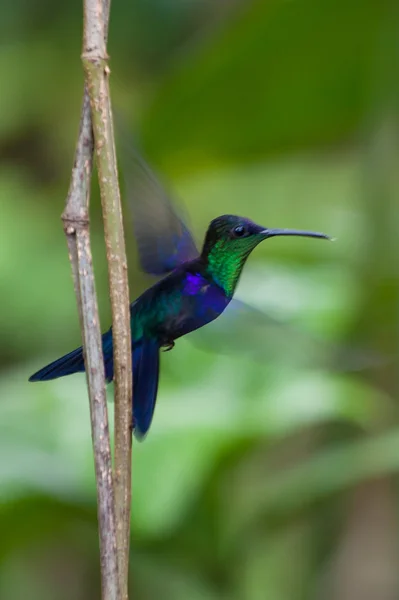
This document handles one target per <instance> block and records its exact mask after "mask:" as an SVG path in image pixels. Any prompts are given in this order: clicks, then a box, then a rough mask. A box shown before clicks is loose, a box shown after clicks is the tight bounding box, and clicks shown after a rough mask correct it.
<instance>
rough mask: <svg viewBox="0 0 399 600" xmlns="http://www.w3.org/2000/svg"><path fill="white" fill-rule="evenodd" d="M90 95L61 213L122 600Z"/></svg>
mask: <svg viewBox="0 0 399 600" xmlns="http://www.w3.org/2000/svg"><path fill="white" fill-rule="evenodd" d="M93 147H94V142H93V134H92V127H91V113H90V102H89V96H88V94H87V91H86V89H85V93H84V98H83V105H82V116H81V122H80V130H79V137H78V142H77V146H76V152H75V161H74V166H73V169H72V177H71V183H70V187H69V192H68V197H67V200H66V207H65V211H64V213H63V215H62V218H63V221H64V230H65V234H66V236H67V242H68V248H69V258H70V261H71V266H72V273H73V280H74V287H75V294H76V299H77V304H78V311H79V319H80V325H81V331H82V340H83V347H84V353H85V366H86V375H87V385H88V391H89V399H90V420H91V430H92V440H93V452H94V462H95V472H96V483H97V506H98V522H99V537H100V560H101V587H102V598H103V600H118V599H119V597H120V596H119V593H118V586H119V581H118V565H117V557H116V527H115V515H114V490H113V482H112V460H111V448H110V440H109V430H108V412H107V402H106V392H105V377H104V362H103V353H102V341H101V329H100V321H99V315H98V304H97V295H96V290H95V283H94V273H93V265H92V255H91V248H90V232H89V197H90V181H91V173H92V162H93V160H92V159H93Z"/></svg>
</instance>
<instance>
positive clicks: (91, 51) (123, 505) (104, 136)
mask: <svg viewBox="0 0 399 600" xmlns="http://www.w3.org/2000/svg"><path fill="white" fill-rule="evenodd" d="M102 11H103V7H102V3H101V1H100V0H84V16H85V28H84V39H83V55H82V61H83V66H84V70H85V75H86V85H87V90H88V93H89V98H90V106H91V115H92V124H93V132H94V140H95V157H96V164H97V170H98V177H99V184H100V194H101V204H102V212H103V219H104V233H105V243H106V251H107V260H108V276H109V288H110V298H111V309H112V337H113V348H114V382H115V471H114V475H115V477H114V490H115V518H116V536H117V552H118V569H119V582H120V589H121V597H122V598H123V599H124V600H126V599H127V597H128V590H127V581H128V566H129V540H130V502H131V444H132V435H131V423H132V358H131V354H132V352H131V333H130V309H129V287H128V278H127V261H126V249H125V239H124V232H123V219H122V209H121V200H120V192H119V181H118V170H117V161H116V152H115V141H114V131H113V121H112V109H111V100H110V91H109V74H110V69H109V67H108V62H107V61H108V56H107V53H106V44H105V29H104V27H105V25H104V18H103V15H102Z"/></svg>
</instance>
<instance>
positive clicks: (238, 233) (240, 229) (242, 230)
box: [233, 225, 247, 238]
mask: <svg viewBox="0 0 399 600" xmlns="http://www.w3.org/2000/svg"><path fill="white" fill-rule="evenodd" d="M246 233H247V228H246V227H244V225H237V227H234V229H233V236H234V237H238V238H239V237H244V235H246Z"/></svg>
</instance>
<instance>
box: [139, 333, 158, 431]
mask: <svg viewBox="0 0 399 600" xmlns="http://www.w3.org/2000/svg"><path fill="white" fill-rule="evenodd" d="M158 380H159V344H158V342H157V340H155V339H147V338H143V339H141V340H140V342H139V343H137V344H136V345H135V346H134V348H133V428H134V435H135V437H136V438H137V439H138V440H141V439H143V438H144V436H145V435H146V433H147V432H148V430H149V428H150V425H151V421H152V417H153V415H154V409H155V402H156V399H157V392H158Z"/></svg>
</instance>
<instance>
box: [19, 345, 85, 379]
mask: <svg viewBox="0 0 399 600" xmlns="http://www.w3.org/2000/svg"><path fill="white" fill-rule="evenodd" d="M84 370H85V365H84V360H83V352H82V348H76V350H73V351H72V352H69V353H68V354H65V356H61V358H58V359H57V360H55V361H54V362H52V363H50V364H49V365H46V366H45V367H43V369H40V371H37V373H34V374H33V375H32V376H31V377H29V381H48V380H49V379H57V378H58V377H64V375H72V373H79V372H80V371H84Z"/></svg>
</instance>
